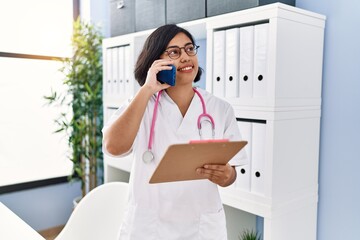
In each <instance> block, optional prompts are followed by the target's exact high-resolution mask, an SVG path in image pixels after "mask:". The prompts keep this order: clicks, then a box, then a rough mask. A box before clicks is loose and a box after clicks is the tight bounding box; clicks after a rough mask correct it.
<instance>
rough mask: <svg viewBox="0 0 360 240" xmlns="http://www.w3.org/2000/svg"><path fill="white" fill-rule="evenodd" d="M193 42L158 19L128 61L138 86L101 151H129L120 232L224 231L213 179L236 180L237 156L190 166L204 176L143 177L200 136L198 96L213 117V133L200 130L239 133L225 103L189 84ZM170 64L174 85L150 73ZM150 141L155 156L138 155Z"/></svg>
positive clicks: (167, 237) (161, 235)
mask: <svg viewBox="0 0 360 240" xmlns="http://www.w3.org/2000/svg"><path fill="white" fill-rule="evenodd" d="M197 48H198V46H196V44H195V42H194V39H193V37H192V36H191V34H190V33H189V32H188V31H186V30H185V29H183V28H180V27H178V26H176V25H165V26H162V27H160V28H158V29H156V30H155V31H154V32H153V33H152V34H151V35H150V36H149V37H148V39H147V40H146V42H145V45H144V48H143V50H142V52H141V54H140V55H139V58H138V60H137V63H136V66H135V78H136V79H137V81H138V82H139V84H140V85H141V88H140V90H139V91H138V93H137V95H136V96H135V98H134V99H133V100H132V101H131V102H130V103H129V104H127V105H126V106H123V107H121V108H120V109H119V110H118V111H117V112H116V113H115V115H114V116H113V118H112V119H111V121H110V123H109V124H107V126H105V127H104V130H103V132H104V141H103V144H104V151H105V153H107V154H109V155H112V156H123V155H125V154H128V153H130V152H133V153H134V162H133V166H132V171H131V177H130V185H131V190H130V200H129V207H128V211H127V214H126V217H125V220H124V222H123V224H122V228H121V233H120V239H121V240H123V239H139V240H145V239H146V240H151V239H154V240H162V239H164V240H172V239H186V240H189V239H190V240H191V239H204V240H205V239H206V240H209V239H216V240H222V239H223V240H225V239H227V234H226V223H225V214H224V210H223V207H222V203H221V199H220V197H219V193H218V185H219V186H222V187H226V186H229V185H230V184H232V183H233V182H234V181H235V179H236V171H235V168H234V167H233V166H234V165H237V163H239V161H240V157H235V158H233V159H232V160H231V161H230V162H229V164H226V165H205V166H204V167H203V168H199V169H197V174H199V175H201V176H203V177H206V178H207V179H204V180H195V181H181V182H171V183H161V184H149V179H150V177H151V175H152V173H153V172H154V170H155V168H156V166H157V164H158V162H159V161H160V159H161V156H163V154H164V153H165V151H166V149H167V147H168V146H169V145H171V144H175V143H188V142H189V140H194V139H200V137H199V131H198V128H197V119H198V116H199V115H200V114H201V113H202V112H203V108H202V104H201V98H203V99H204V101H205V106H206V108H207V112H208V113H209V114H210V115H211V116H212V118H213V119H214V122H215V123H216V128H215V135H214V136H212V128H211V125H209V126H205V127H204V126H202V136H203V137H204V136H207V137H214V138H216V139H223V138H226V139H230V140H240V139H241V137H240V134H239V130H238V127H237V123H236V119H235V116H234V112H233V109H232V107H231V106H230V105H229V104H228V103H226V102H225V101H222V100H220V99H218V98H216V97H214V96H212V95H211V94H209V93H208V92H206V91H204V90H202V89H195V90H194V88H193V82H196V81H198V80H199V79H200V75H201V68H200V67H199V66H198V59H197V56H196V53H197ZM169 65H175V67H176V85H175V86H170V85H168V84H165V83H164V84H161V83H160V82H159V81H158V80H157V73H159V72H160V71H164V70H170V69H171V67H170V66H169ZM161 90H163V91H161ZM159 91H161V93H160V96H159ZM196 91H197V92H198V93H197V92H196ZM157 97H159V99H157ZM155 106H157V108H155ZM154 108H155V111H154ZM154 115H156V121H153V117H154ZM152 122H154V131H153V134H152V141H151V140H149V137H150V132H151V125H152ZM204 125H205V124H204ZM149 141H150V144H149ZM149 148H150V149H151V151H152V152H153V154H154V158H153V159H150V160H147V161H144V160H145V159H143V154H144V152H145V151H146V150H148V149H149Z"/></svg>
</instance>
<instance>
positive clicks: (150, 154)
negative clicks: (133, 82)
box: [142, 88, 215, 163]
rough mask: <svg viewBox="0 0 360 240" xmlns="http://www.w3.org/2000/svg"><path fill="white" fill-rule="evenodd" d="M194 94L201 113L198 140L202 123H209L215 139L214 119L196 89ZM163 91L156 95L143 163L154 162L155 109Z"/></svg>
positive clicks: (198, 122) (198, 123) (198, 124)
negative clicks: (197, 98) (201, 110)
mask: <svg viewBox="0 0 360 240" xmlns="http://www.w3.org/2000/svg"><path fill="white" fill-rule="evenodd" d="M193 90H194V92H195V93H196V94H197V95H198V96H199V98H200V101H201V105H202V109H203V112H202V113H201V114H200V115H199V117H198V120H197V128H198V130H199V136H200V139H202V133H201V125H202V122H203V121H206V122H209V123H210V124H211V128H212V137H213V138H214V137H215V122H214V119H213V118H212V117H211V116H210V115H209V114H208V113H207V112H206V106H205V101H204V98H203V97H202V96H201V94H200V92H199V91H198V90H196V88H193ZM162 92H163V90H160V91H159V92H158V94H157V97H156V101H155V106H154V112H153V118H152V120H151V127H150V136H149V142H148V149H147V150H146V151H145V152H144V153H143V156H142V158H143V161H144V162H145V163H150V162H151V161H153V160H154V154H153V152H152V145H153V139H154V128H155V122H156V117H157V109H158V106H159V101H160V96H161V94H162Z"/></svg>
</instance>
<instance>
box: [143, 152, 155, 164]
mask: <svg viewBox="0 0 360 240" xmlns="http://www.w3.org/2000/svg"><path fill="white" fill-rule="evenodd" d="M142 159H143V161H144V163H150V162H152V160H154V154H153V153H152V152H151V151H150V150H147V151H145V152H144V153H143V155H142Z"/></svg>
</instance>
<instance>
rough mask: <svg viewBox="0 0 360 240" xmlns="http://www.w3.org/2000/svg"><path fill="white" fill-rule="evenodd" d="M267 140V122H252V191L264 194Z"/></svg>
mask: <svg viewBox="0 0 360 240" xmlns="http://www.w3.org/2000/svg"><path fill="white" fill-rule="evenodd" d="M265 142H266V124H263V123H252V154H251V156H252V162H251V183H250V184H251V192H253V193H256V194H260V195H263V194H264V192H265V181H264V179H265V176H264V175H265V174H266V173H265V171H264V167H265Z"/></svg>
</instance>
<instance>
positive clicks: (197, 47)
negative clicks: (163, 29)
mask: <svg viewBox="0 0 360 240" xmlns="http://www.w3.org/2000/svg"><path fill="white" fill-rule="evenodd" d="M189 45H193V46H194V52H195V53H194V54H189V52H187V51H186V48H187V47H188V46H189ZM199 47H200V46H198V45H196V44H193V43H188V44H186V45H185V46H184V47H178V46H173V47H169V48H167V49H166V50H165V51H164V52H166V54H167V55H168V56H169V58H171V59H173V60H175V59H178V58H180V57H181V54H182V51H181V49H184V52H185V53H186V54H187V55H188V56H195V55H196V54H197V50H198V49H199ZM168 49H179V53H180V54H179V56H178V57H176V58H174V57H171V56H170V54H169V50H168Z"/></svg>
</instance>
